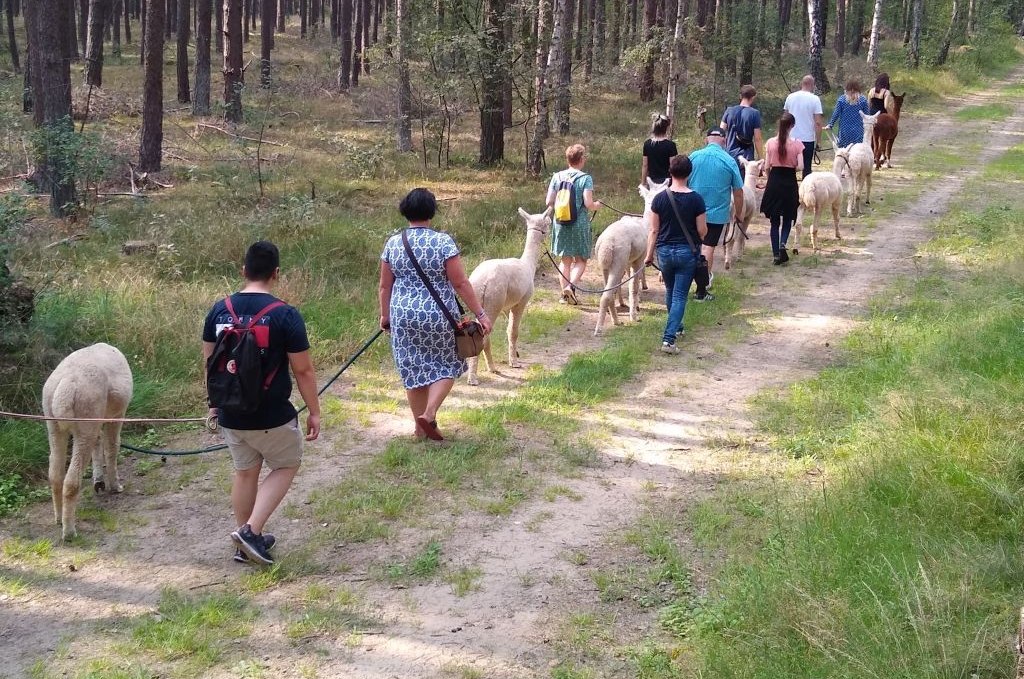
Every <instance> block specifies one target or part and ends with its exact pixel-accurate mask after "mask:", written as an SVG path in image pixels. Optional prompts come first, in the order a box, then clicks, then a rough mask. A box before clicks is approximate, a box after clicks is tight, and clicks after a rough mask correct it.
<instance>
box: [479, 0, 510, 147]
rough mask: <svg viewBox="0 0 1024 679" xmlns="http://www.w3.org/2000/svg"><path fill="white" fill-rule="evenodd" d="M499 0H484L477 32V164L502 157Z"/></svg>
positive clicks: (502, 84) (501, 76) (501, 47)
mask: <svg viewBox="0 0 1024 679" xmlns="http://www.w3.org/2000/svg"><path fill="white" fill-rule="evenodd" d="M502 5H503V3H502V0H485V1H484V5H483V10H482V11H483V16H482V20H483V34H482V36H481V47H482V48H483V49H482V53H481V60H482V68H481V71H482V76H483V77H482V81H481V83H480V164H481V165H486V166H489V165H494V164H496V163H498V162H500V161H501V160H503V159H504V157H505V120H504V97H503V92H504V85H505V77H506V76H505V63H504V59H505V57H504V52H505V50H504V45H503V42H504V37H505V35H504V27H503V26H502V20H501V12H502Z"/></svg>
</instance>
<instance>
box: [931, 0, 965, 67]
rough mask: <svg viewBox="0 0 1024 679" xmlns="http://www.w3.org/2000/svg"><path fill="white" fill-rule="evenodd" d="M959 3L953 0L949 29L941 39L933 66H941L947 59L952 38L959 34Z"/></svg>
mask: <svg viewBox="0 0 1024 679" xmlns="http://www.w3.org/2000/svg"><path fill="white" fill-rule="evenodd" d="M960 4H961V3H960V1H959V0H953V12H952V14H951V15H950V17H949V27H948V28H947V29H946V35H945V37H943V38H942V45H941V46H940V47H939V54H938V56H937V57H936V58H935V65H936V66H942V65H943V64H945V63H946V60H947V59H949V47H950V45H951V44H952V42H953V38H955V37H957V36H958V35H959V32H960Z"/></svg>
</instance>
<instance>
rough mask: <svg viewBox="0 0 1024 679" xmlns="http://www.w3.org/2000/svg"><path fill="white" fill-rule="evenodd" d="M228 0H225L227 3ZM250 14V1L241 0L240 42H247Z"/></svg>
mask: <svg viewBox="0 0 1024 679" xmlns="http://www.w3.org/2000/svg"><path fill="white" fill-rule="evenodd" d="M229 1H230V0H225V2H229ZM251 14H252V0H242V40H243V41H245V42H246V43H248V42H249V37H250V36H249V18H250V15H251Z"/></svg>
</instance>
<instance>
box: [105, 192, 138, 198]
mask: <svg viewBox="0 0 1024 679" xmlns="http://www.w3.org/2000/svg"><path fill="white" fill-rule="evenodd" d="M96 195H97V196H98V197H100V198H110V197H112V196H129V197H130V198H149V196H147V195H146V194H144V193H139V192H137V191H136V192H134V193H128V192H127V191H114V192H111V193H97V194H96Z"/></svg>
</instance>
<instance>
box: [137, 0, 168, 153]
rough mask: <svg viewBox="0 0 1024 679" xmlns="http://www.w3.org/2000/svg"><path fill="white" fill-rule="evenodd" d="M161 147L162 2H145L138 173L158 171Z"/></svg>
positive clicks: (162, 111)
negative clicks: (143, 76) (144, 47)
mask: <svg viewBox="0 0 1024 679" xmlns="http://www.w3.org/2000/svg"><path fill="white" fill-rule="evenodd" d="M163 143H164V0H149V11H148V13H147V16H146V65H145V84H144V86H143V90H142V143H141V144H140V145H139V169H140V170H141V171H142V172H156V171H157V170H159V169H160V163H161V157H162V155H163Z"/></svg>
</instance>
